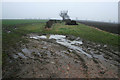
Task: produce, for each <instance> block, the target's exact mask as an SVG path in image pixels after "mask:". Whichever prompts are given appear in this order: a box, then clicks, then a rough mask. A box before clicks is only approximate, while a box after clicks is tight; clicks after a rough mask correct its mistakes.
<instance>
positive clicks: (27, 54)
mask: <svg viewBox="0 0 120 80" xmlns="http://www.w3.org/2000/svg"><path fill="white" fill-rule="evenodd" d="M22 52H23V53H24V54H25V55H26V56H28V57H32V56H31V53H32V52H31V51H29V50H28V49H27V48H24V49H22Z"/></svg>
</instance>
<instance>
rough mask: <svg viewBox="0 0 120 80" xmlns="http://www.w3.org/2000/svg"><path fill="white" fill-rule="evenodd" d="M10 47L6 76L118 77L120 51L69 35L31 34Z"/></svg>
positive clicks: (4, 75) (5, 69)
mask: <svg viewBox="0 0 120 80" xmlns="http://www.w3.org/2000/svg"><path fill="white" fill-rule="evenodd" d="M24 37H26V39H27V40H28V43H24V44H23V43H21V45H20V46H19V47H18V48H16V49H14V48H11V49H10V53H11V52H12V53H13V54H10V55H9V58H8V59H7V66H5V67H3V78H8V77H13V78H118V66H120V65H119V58H120V55H119V54H120V53H119V52H118V51H115V50H113V49H111V48H110V47H108V46H107V45H101V44H96V43H93V42H89V41H85V40H82V39H80V37H75V36H68V35H66V36H65V35H52V34H51V35H38V34H28V35H26V36H24Z"/></svg>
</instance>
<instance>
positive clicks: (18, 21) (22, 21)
mask: <svg viewBox="0 0 120 80" xmlns="http://www.w3.org/2000/svg"><path fill="white" fill-rule="evenodd" d="M47 21H48V20H32V19H26V20H24V19H20V20H17V19H10V20H8V19H7V20H6V19H4V20H2V24H3V25H17V24H28V23H39V22H47Z"/></svg>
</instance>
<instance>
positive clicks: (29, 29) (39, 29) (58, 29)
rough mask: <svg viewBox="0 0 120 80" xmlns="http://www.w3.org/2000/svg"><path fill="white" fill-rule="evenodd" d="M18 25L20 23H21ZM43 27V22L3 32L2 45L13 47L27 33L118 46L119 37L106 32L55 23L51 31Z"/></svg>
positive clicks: (81, 26)
mask: <svg viewBox="0 0 120 80" xmlns="http://www.w3.org/2000/svg"><path fill="white" fill-rule="evenodd" d="M39 21H40V20H39ZM7 22H8V23H7ZM23 22H24V20H23ZM25 22H27V21H25ZM33 22H34V21H33ZM3 23H4V24H5V23H7V24H17V22H15V21H13V20H12V21H10V20H6V21H5V22H4V20H3ZM20 23H22V21H21V22H20ZM31 23H32V21H31ZM3 27H4V26H3ZM44 27H45V23H44V22H43V23H37V24H34V25H31V24H27V25H21V26H19V27H18V29H17V30H13V31H12V32H11V33H9V34H8V33H5V32H4V31H3V44H4V45H5V46H6V45H8V46H14V45H15V43H16V42H18V41H20V40H23V39H22V38H21V37H22V36H23V35H25V34H28V33H39V34H64V35H74V36H79V37H81V38H83V39H86V40H90V41H94V42H97V43H103V44H108V45H112V46H120V45H119V43H118V39H120V36H117V35H115V34H111V33H108V32H103V31H99V30H97V29H95V28H92V27H89V26H86V25H83V24H79V25H71V26H70V25H69V26H68V25H64V23H61V24H60V23H57V24H55V25H53V27H52V29H51V30H45V29H44ZM11 28H12V27H11ZM23 41H24V40H23Z"/></svg>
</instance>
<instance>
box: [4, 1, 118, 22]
mask: <svg viewBox="0 0 120 80" xmlns="http://www.w3.org/2000/svg"><path fill="white" fill-rule="evenodd" d="M31 1H32V0H31ZM59 1H60V0H59ZM82 1H83V0H81V2H80V1H78V2H77V1H76V2H72V1H71V2H8V1H5V0H4V1H3V3H2V18H42V19H46V18H47V19H48V18H60V16H59V13H60V11H61V10H68V15H69V16H70V18H71V19H76V18H78V19H79V20H94V21H106V22H109V21H111V22H114V21H115V22H118V2H117V1H115V0H112V1H110V2H99V1H100V0H99V1H96V2H93V1H91V2H87V0H85V1H86V2H82Z"/></svg>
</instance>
